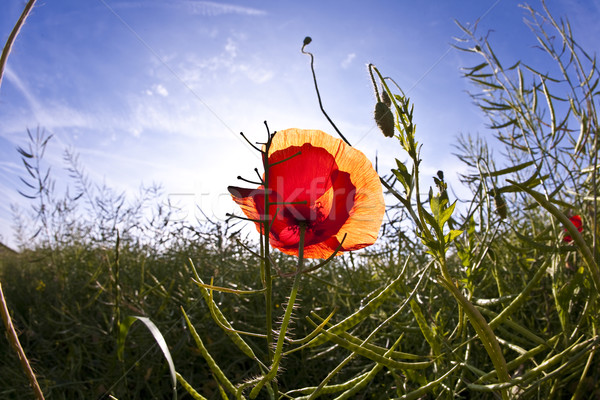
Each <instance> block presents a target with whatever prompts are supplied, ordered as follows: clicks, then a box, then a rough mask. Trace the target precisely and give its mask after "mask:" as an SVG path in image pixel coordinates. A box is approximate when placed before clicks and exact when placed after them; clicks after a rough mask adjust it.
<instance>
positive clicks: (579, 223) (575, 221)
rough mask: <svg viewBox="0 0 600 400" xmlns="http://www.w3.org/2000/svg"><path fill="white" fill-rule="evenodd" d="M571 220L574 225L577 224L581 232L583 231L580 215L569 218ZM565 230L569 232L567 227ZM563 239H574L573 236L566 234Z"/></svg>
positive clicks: (567, 240)
mask: <svg viewBox="0 0 600 400" xmlns="http://www.w3.org/2000/svg"><path fill="white" fill-rule="evenodd" d="M569 220H570V221H571V223H572V224H573V225H575V228H577V230H578V231H579V232H581V231H583V221H582V219H581V216H580V215H573V216H572V217H571V218H569ZM565 232H567V229H565ZM563 241H564V242H567V243H571V242H572V241H573V238H572V237H571V236H570V235H565V236H564V237H563Z"/></svg>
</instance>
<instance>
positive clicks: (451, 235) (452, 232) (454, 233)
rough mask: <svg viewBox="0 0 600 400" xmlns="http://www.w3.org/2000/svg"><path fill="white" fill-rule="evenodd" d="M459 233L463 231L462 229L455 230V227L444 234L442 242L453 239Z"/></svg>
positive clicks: (449, 241)
mask: <svg viewBox="0 0 600 400" xmlns="http://www.w3.org/2000/svg"><path fill="white" fill-rule="evenodd" d="M461 233H463V231H459V230H455V229H453V230H451V231H450V232H449V233H448V234H447V235H446V236H444V242H445V243H446V244H448V243H451V242H452V241H453V240H454V239H456V238H457V237H459V236H460V234H461Z"/></svg>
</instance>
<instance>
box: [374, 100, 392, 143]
mask: <svg viewBox="0 0 600 400" xmlns="http://www.w3.org/2000/svg"><path fill="white" fill-rule="evenodd" d="M375 122H377V126H378V127H379V129H381V132H383V135H384V136H386V137H394V115H393V114H392V111H391V110H390V108H389V107H388V106H387V105H386V104H385V103H383V102H381V101H378V102H377V104H375Z"/></svg>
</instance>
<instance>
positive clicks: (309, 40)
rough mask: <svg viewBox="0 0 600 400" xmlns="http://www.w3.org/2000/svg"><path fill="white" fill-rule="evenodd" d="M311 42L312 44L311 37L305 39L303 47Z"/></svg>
mask: <svg viewBox="0 0 600 400" xmlns="http://www.w3.org/2000/svg"><path fill="white" fill-rule="evenodd" d="M310 42H312V39H311V37H310V36H307V37H305V38H304V42H303V43H302V45H303V46H306V45H307V44H309V43H310Z"/></svg>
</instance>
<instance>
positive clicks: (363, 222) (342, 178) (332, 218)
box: [227, 129, 385, 259]
mask: <svg viewBox="0 0 600 400" xmlns="http://www.w3.org/2000/svg"><path fill="white" fill-rule="evenodd" d="M298 153H299V154H298ZM290 157H291V158H290ZM283 160H285V161H283ZM268 161H269V164H271V165H272V166H271V167H270V169H269V181H268V182H266V185H267V188H268V189H269V193H270V194H269V202H271V203H279V204H271V205H270V207H269V210H268V212H267V213H266V214H267V215H268V217H269V219H272V221H273V223H272V226H271V229H270V235H269V241H270V243H271V245H272V246H273V247H275V248H277V249H279V250H280V251H282V252H284V253H286V254H290V255H298V244H299V241H300V225H301V224H305V225H306V234H305V239H304V257H306V258H323V259H325V258H328V257H329V256H331V255H332V254H333V253H334V252H335V250H336V249H337V248H338V246H340V243H341V242H342V239H343V237H344V235H345V234H347V236H346V239H345V240H344V241H343V243H342V245H341V247H339V253H341V252H344V251H350V250H358V249H361V248H363V247H366V246H370V245H372V244H373V243H375V240H377V235H378V233H379V229H380V227H381V222H382V220H383V214H384V211H385V204H384V200H383V190H382V187H381V182H380V181H379V175H378V174H377V172H375V170H374V169H373V166H372V165H371V162H370V161H369V160H368V159H367V157H366V156H365V155H364V154H363V153H362V152H360V151H359V150H356V149H355V148H353V147H350V146H348V145H347V144H346V143H344V142H343V141H341V140H340V139H336V138H334V137H332V136H330V135H328V134H326V133H324V132H321V131H317V130H301V129H287V130H284V131H279V132H277V134H275V136H274V138H273V140H272V142H271V146H270V149H269V154H268ZM273 164H275V165H273ZM263 179H264V176H263ZM227 189H228V190H229V192H230V193H231V195H232V197H233V200H234V201H235V202H236V203H237V204H238V205H239V206H240V207H241V209H242V211H243V212H244V214H245V215H246V216H247V217H248V218H250V219H252V220H255V221H256V220H262V219H264V218H265V206H264V205H265V197H264V196H265V188H264V186H262V185H261V186H259V187H258V188H257V189H244V188H239V187H233V186H230V187H228V188H227ZM281 203H287V204H281ZM289 203H295V204H289ZM256 228H257V229H258V231H259V232H260V231H261V224H260V223H256Z"/></svg>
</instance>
